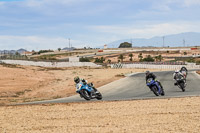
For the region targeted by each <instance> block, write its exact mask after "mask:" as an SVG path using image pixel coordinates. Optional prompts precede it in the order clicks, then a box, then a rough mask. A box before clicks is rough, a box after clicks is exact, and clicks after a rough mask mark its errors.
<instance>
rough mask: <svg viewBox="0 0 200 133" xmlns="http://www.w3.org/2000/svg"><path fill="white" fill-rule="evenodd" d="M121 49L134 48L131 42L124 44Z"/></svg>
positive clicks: (120, 46)
mask: <svg viewBox="0 0 200 133" xmlns="http://www.w3.org/2000/svg"><path fill="white" fill-rule="evenodd" d="M119 48H132V44H131V43H129V42H123V43H121V44H120V45H119Z"/></svg>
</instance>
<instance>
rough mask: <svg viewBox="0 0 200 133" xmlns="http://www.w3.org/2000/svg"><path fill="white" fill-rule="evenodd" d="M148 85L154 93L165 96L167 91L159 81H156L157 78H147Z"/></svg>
mask: <svg viewBox="0 0 200 133" xmlns="http://www.w3.org/2000/svg"><path fill="white" fill-rule="evenodd" d="M147 86H148V87H149V88H150V89H151V91H153V93H154V94H155V95H156V96H159V95H161V96H164V95H165V92H164V90H163V88H162V87H161V86H160V84H159V83H158V82H156V81H155V80H153V79H152V78H149V79H148V80H147Z"/></svg>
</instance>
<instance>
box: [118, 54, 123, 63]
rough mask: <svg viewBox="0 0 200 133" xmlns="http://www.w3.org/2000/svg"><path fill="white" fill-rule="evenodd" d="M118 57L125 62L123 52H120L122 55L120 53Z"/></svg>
mask: <svg viewBox="0 0 200 133" xmlns="http://www.w3.org/2000/svg"><path fill="white" fill-rule="evenodd" d="M118 59H120V60H121V62H123V59H124V56H123V54H120V55H119V57H118Z"/></svg>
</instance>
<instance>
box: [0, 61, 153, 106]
mask: <svg viewBox="0 0 200 133" xmlns="http://www.w3.org/2000/svg"><path fill="white" fill-rule="evenodd" d="M0 70H1V71H0V75H1V76H0V105H5V104H10V103H19V102H29V101H35V100H45V99H55V98H61V97H66V96H71V95H74V94H75V84H74V81H73V78H74V77H75V76H79V77H81V78H84V79H86V80H87V81H88V82H93V83H94V85H95V86H96V87H100V86H102V85H105V84H107V83H110V82H112V81H114V80H118V79H120V78H123V77H124V75H126V74H128V73H134V72H144V71H146V69H109V68H97V69H95V68H42V67H32V66H29V67H28V66H26V67H25V66H16V65H3V66H2V65H1V66H0ZM108 71H109V72H108ZM151 71H155V70H151Z"/></svg>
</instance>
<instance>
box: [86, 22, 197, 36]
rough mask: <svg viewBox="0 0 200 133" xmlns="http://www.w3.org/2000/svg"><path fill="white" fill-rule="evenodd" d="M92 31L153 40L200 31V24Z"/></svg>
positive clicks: (149, 25)
mask: <svg viewBox="0 0 200 133" xmlns="http://www.w3.org/2000/svg"><path fill="white" fill-rule="evenodd" d="M88 28H89V29H90V30H95V31H96V32H102V33H103V34H112V35H116V36H118V37H121V38H122V37H124V38H125V37H126V38H128V37H129V38H130V37H133V38H151V37H153V36H159V35H168V34H176V33H181V32H191V31H194V32H195V31H196V32H199V31H200V23H199V22H193V23H190V22H171V23H158V24H143V26H141V23H140V24H137V25H136V24H134V25H128V26H127V25H119V26H117V25H114V26H112V25H111V26H109V25H99V26H91V27H88Z"/></svg>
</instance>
